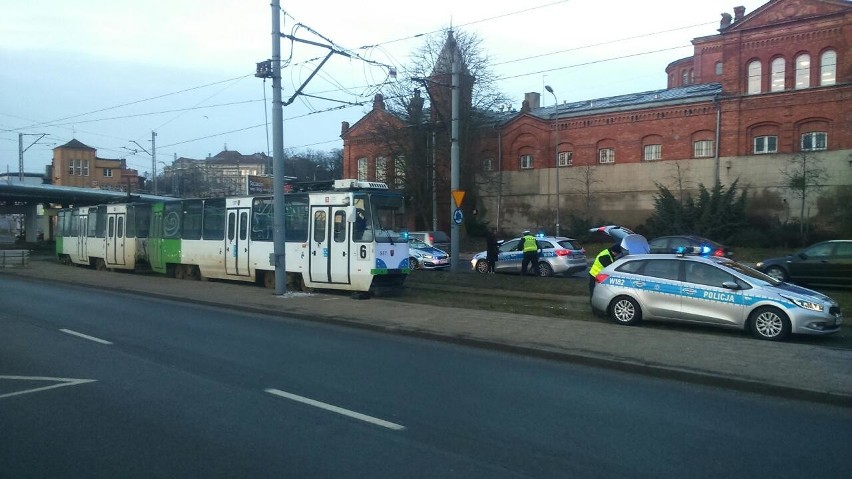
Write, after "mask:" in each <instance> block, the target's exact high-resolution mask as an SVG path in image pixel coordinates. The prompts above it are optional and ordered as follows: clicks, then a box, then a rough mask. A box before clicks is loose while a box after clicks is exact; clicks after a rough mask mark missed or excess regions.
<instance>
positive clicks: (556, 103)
mask: <svg viewBox="0 0 852 479" xmlns="http://www.w3.org/2000/svg"><path fill="white" fill-rule="evenodd" d="M544 89H545V90H547V91H548V92H549V93H550V94H551V95H553V114H554V116H556V236H559V100H557V99H556V93H554V92H553V88H551V87H550V85H545V86H544Z"/></svg>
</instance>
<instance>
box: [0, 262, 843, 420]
mask: <svg viewBox="0 0 852 479" xmlns="http://www.w3.org/2000/svg"><path fill="white" fill-rule="evenodd" d="M0 274H6V275H15V276H19V277H23V278H29V279H31V280H34V281H57V282H63V283H72V284H74V285H77V286H80V287H86V286H94V287H98V288H105V289H110V290H113V291H124V292H129V293H136V294H139V293H141V294H147V295H150V296H152V297H157V298H161V299H172V300H179V301H192V302H195V303H200V304H206V305H211V306H218V307H228V308H234V309H238V310H241V311H249V312H257V313H263V314H273V315H279V316H282V317H294V318H299V319H305V320H313V321H323V322H329V323H334V324H340V325H346V326H353V327H360V328H367V329H372V330H378V331H385V332H391V333H396V334H407V335H413V336H420V337H426V338H430V339H437V340H443V341H449V342H455V343H460V344H467V345H472V346H478V347H486V348H491V349H497V350H503V351H510V352H515V353H520V354H526V355H532V356H538V357H545V358H551V359H557V360H563V361H569V362H574V363H579V364H584V365H589V366H598V367H606V368H611V369H617V370H622V371H627V372H633V373H640V374H645V375H649V376H656V377H663V378H668V379H675V380H682V381H687V382H692V383H699V384H707V385H713V386H719V387H725V388H731V389H737V390H742V391H748V392H756V393H762V394H770V395H775V396H780V397H785V398H791V399H804V400H809V401H818V402H824V403H829V404H834V405H841V406H845V407H852V350H842V349H836V348H830V347H824V346H820V345H818V344H816V345H810V344H796V343H772V342H768V341H759V340H756V339H751V338H749V337H747V336H742V337H732V336H730V335H719V336H716V335H712V334H691V333H688V332H684V331H666V330H660V329H652V328H642V327H632V328H629V327H624V326H619V325H615V324H611V323H608V322H604V321H600V322H595V321H572V320H570V319H565V318H546V317H538V316H529V315H518V314H506V313H494V312H490V311H479V310H471V309H454V308H445V307H440V306H429V305H411V304H408V303H406V304H403V303H400V302H397V301H393V300H392V299H379V298H373V299H369V300H362V301H358V300H353V299H351V298H350V297H349V295H345V294H337V293H312V294H305V293H297V292H288V293H287V294H286V295H284V296H276V295H275V294H274V292H273V291H272V290H268V289H264V288H262V287H258V286H254V285H250V284H243V283H229V282H220V281H204V282H201V281H185V280H176V279H171V278H164V277H160V276H156V275H144V274H132V273H113V272H100V271H94V270H89V269H85V268H79V267H73V266H64V265H60V264H58V263H55V262H54V261H53V260H52V258H50V259H48V258H39V257H34V258H33V259H32V261H31V262H30V267H28V268H14V269H5V270H1V271H0ZM565 301H566V302H568V301H571V299H570V298H569V299H565Z"/></svg>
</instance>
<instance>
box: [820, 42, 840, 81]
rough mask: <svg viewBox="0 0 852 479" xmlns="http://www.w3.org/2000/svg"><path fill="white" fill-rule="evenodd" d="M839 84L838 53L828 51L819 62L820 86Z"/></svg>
mask: <svg viewBox="0 0 852 479" xmlns="http://www.w3.org/2000/svg"><path fill="white" fill-rule="evenodd" d="M836 82H837V53H836V52H835V51H834V50H826V51H825V52H824V53H823V54H822V56H821V57H820V60H819V84H820V85H822V86H827V85H834V84H835V83H836Z"/></svg>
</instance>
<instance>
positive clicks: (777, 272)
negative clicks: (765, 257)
mask: <svg viewBox="0 0 852 479" xmlns="http://www.w3.org/2000/svg"><path fill="white" fill-rule="evenodd" d="M766 274H767V276H772V277H773V278H775V279H777V280H778V281H787V272H786V271H784V268H782V267H780V266H770V267H769V268H766Z"/></svg>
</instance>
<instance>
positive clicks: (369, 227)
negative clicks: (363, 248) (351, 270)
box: [355, 194, 406, 243]
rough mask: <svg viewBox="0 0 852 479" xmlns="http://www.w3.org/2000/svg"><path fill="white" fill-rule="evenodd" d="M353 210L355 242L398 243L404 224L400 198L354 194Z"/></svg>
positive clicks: (401, 199)
mask: <svg viewBox="0 0 852 479" xmlns="http://www.w3.org/2000/svg"><path fill="white" fill-rule="evenodd" d="M355 210H356V217H355V241H373V240H374V239H375V241H377V242H379V243H393V242H394V241H398V237H399V231H400V230H401V229H402V228H404V227H405V224H406V223H405V207H404V203H403V198H402V196H400V195H380V194H356V195H355Z"/></svg>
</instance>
